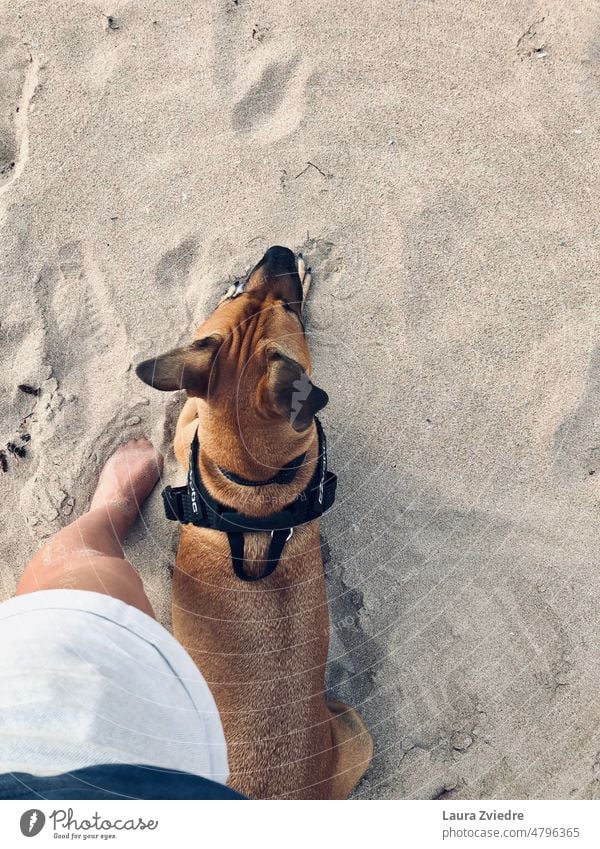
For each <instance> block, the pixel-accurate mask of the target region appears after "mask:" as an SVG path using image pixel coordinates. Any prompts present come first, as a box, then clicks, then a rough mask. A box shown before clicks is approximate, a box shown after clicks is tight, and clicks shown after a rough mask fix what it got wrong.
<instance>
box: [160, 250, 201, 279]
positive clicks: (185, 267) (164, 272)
mask: <svg viewBox="0 0 600 849" xmlns="http://www.w3.org/2000/svg"><path fill="white" fill-rule="evenodd" d="M197 251H198V243H197V241H196V240H195V239H185V241H183V242H181V244H180V245H177V247H176V248H173V249H172V250H170V251H168V252H167V253H166V254H165V255H164V256H163V257H161V259H160V261H159V263H158V266H157V268H156V282H157V283H158V285H159V286H160V287H161V288H164V287H165V286H183V284H184V283H185V281H186V280H187V277H188V274H189V273H190V270H191V268H192V266H193V264H194V260H195V259H196V254H197Z"/></svg>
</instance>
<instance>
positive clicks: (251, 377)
mask: <svg viewBox="0 0 600 849" xmlns="http://www.w3.org/2000/svg"><path fill="white" fill-rule="evenodd" d="M240 289H241V291H240V292H239V294H238V293H237V292H236V293H233V295H232V297H229V298H226V299H225V300H224V301H223V302H222V303H221V304H220V305H219V306H218V307H217V309H216V310H215V311H214V312H213V313H212V315H211V316H210V317H209V318H208V319H207V320H206V321H205V322H204V323H203V324H202V325H201V326H200V327H199V328H198V330H197V332H196V335H195V338H194V341H193V342H191V343H190V344H189V345H184V346H183V347H181V348H175V349H173V350H171V351H168V352H167V353H166V354H161V355H160V356H158V357H153V358H152V359H149V360H145V361H144V362H142V363H140V364H139V365H138V367H137V369H136V372H137V375H138V377H140V378H141V380H143V381H144V382H145V383H147V384H149V385H150V386H153V387H154V388H155V389H161V390H163V391H166V392H172V391H174V390H177V389H185V390H186V391H187V393H188V395H190V396H194V397H198V398H201V399H203V401H205V402H206V403H207V404H208V407H209V410H210V413H211V418H213V420H215V421H216V422H218V423H219V424H220V425H221V426H224V427H226V428H227V429H228V430H231V429H232V428H233V426H234V424H236V425H237V428H238V429H239V430H242V435H243V431H244V430H247V429H248V428H251V429H253V430H254V429H255V428H256V427H258V428H262V429H263V430H264V429H265V425H266V424H267V423H269V422H270V423H272V424H273V425H277V428H276V430H277V431H278V432H279V433H280V434H281V436H284V434H285V431H286V430H287V432H288V434H289V435H290V436H292V435H293V434H296V436H297V435H298V434H301V433H303V432H304V431H306V430H307V429H308V428H309V427H310V425H311V423H312V421H313V418H314V416H315V414H316V413H317V412H318V411H319V410H320V409H321V408H322V407H324V406H325V404H326V403H327V401H328V398H327V394H326V393H325V392H324V391H323V390H322V389H319V388H318V387H317V386H315V385H314V384H313V383H312V381H311V379H310V377H309V375H310V371H311V363H310V354H309V350H308V345H307V341H306V336H305V333H304V325H303V323H302V285H301V282H300V278H299V276H298V272H297V270H296V260H295V257H294V254H293V253H292V252H291V251H290V250H288V249H287V248H282V247H272V248H270V249H269V250H268V251H267V252H266V254H265V255H264V256H263V258H262V259H261V261H260V262H259V263H258V264H257V265H256V266H255V267H254V268H253V269H252V271H251V272H250V275H249V276H248V280H247V282H246V284H245V285H244V286H243V287H240Z"/></svg>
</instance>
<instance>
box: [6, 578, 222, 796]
mask: <svg viewBox="0 0 600 849" xmlns="http://www.w3.org/2000/svg"><path fill="white" fill-rule="evenodd" d="M115 763H127V764H147V765H149V766H159V767H163V768H166V769H178V770H182V771H184V772H190V773H192V774H194V775H201V776H203V777H205V778H209V779H212V780H213V781H220V782H223V783H224V782H226V781H227V778H228V772H229V771H228V766H227V750H226V746H225V738H224V736H223V728H222V725H221V720H220V719H219V714H218V712H217V707H216V705H215V702H214V699H213V697H212V695H211V693H210V691H209V689H208V685H207V683H206V681H205V680H204V678H203V677H202V675H201V673H200V671H199V670H198V668H197V666H196V665H195V664H194V662H193V661H192V659H191V657H190V656H189V655H188V653H187V652H186V651H185V649H184V648H183V647H182V646H181V645H180V644H179V643H178V642H177V640H176V639H175V638H174V637H173V636H172V635H171V634H170V633H169V632H168V631H167V630H166V629H165V628H163V627H162V625H159V623H158V622H156V621H155V620H154V619H152V618H151V617H150V616H147V615H146V614H145V613H142V612H141V611H140V610H137V609H136V608H134V607H131V606H130V605H128V604H125V603H124V602H122V601H118V600H117V599H114V598H111V597H110V596H107V595H101V594H100V593H93V592H85V591H82V590H43V591H41V592H33V593H29V594H27V595H22V596H18V597H16V598H12V599H10V600H9V601H5V602H3V603H1V604H0V773H5V772H26V773H30V774H32V775H59V774H61V773H64V772H71V771H73V770H76V769H80V768H82V767H85V766H92V765H94V764H115Z"/></svg>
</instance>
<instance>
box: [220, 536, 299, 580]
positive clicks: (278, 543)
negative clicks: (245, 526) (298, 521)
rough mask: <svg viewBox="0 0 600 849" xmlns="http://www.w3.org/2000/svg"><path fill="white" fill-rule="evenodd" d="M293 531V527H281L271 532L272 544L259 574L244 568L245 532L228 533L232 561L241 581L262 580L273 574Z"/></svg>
mask: <svg viewBox="0 0 600 849" xmlns="http://www.w3.org/2000/svg"><path fill="white" fill-rule="evenodd" d="M293 533H294V529H293V528H281V529H280V530H278V531H272V532H271V544H270V545H269V552H268V554H267V559H266V561H265V563H266V566H265V568H264V569H263V571H262V572H261V573H260V574H259V575H250V574H249V573H248V572H246V570H245V569H244V534H243V533H241V532H238V531H236V532H235V533H228V534H227V539H228V540H229V548H230V550H231V563H232V565H233V571H234V572H235V574H236V576H237V577H238V578H239V579H240V581H261V580H262V579H263V578H268V577H269V575H272V574H273V572H274V571H275V569H276V568H277V564H278V563H279V560H280V559H281V555H282V554H283V549H284V547H285V544H286V542H287V541H288V540H289V539H290V537H291V536H292V534H293Z"/></svg>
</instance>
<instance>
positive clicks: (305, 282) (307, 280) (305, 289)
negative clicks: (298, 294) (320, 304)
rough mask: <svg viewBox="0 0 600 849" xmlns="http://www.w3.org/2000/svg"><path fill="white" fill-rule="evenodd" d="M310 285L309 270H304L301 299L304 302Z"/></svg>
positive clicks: (310, 276)
mask: <svg viewBox="0 0 600 849" xmlns="http://www.w3.org/2000/svg"><path fill="white" fill-rule="evenodd" d="M311 283H312V272H311V270H310V268H307V269H306V272H305V274H304V278H303V280H302V299H303V300H304V301H305V300H306V298H307V297H308V290H309V289H310V284H311Z"/></svg>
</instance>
